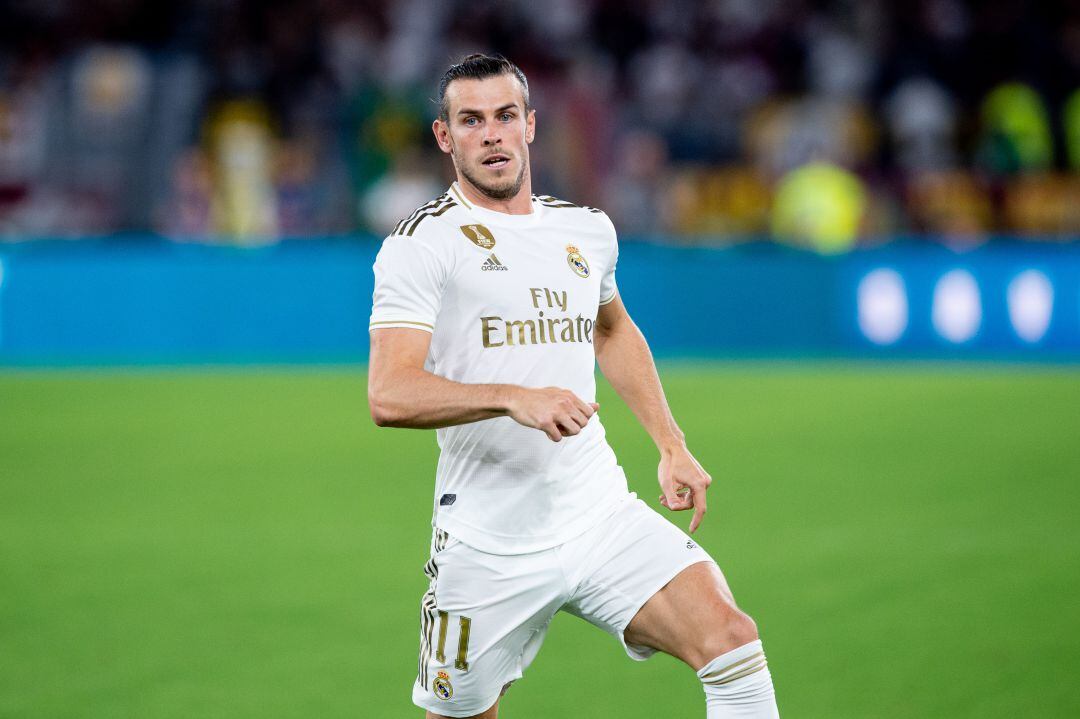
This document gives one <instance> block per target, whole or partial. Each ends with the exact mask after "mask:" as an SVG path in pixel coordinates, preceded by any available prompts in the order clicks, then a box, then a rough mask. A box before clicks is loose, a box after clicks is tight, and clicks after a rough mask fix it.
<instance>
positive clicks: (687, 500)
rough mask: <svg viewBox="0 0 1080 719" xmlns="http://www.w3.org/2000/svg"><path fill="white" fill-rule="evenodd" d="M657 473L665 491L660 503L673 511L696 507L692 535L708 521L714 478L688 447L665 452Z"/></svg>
mask: <svg viewBox="0 0 1080 719" xmlns="http://www.w3.org/2000/svg"><path fill="white" fill-rule="evenodd" d="M656 474H657V479H658V480H659V481H660V489H661V491H663V494H662V495H661V496H660V504H662V505H664V506H665V507H667V508H668V509H670V510H672V511H673V512H681V511H682V510H684V509H690V508H691V507H693V508H694V518H693V519H691V520H690V532H691V534H692V533H693V532H694V531H695V530H696V529H697V528H698V525H700V524H701V520H702V519H704V518H705V511H706V509H707V506H706V502H705V491H706V490H707V489H708V488H709V485H710V484H712V477H710V476H709V474H708V472H706V471H705V470H704V468H702V466H701V463H700V462H698V461H697V460H696V459H694V455H692V454H690V450H688V449H686V448H685V447H680V448H678V449H674V450H670V451H668V450H663V451H661V453H660V467H659V468H658V469H657V471H656Z"/></svg>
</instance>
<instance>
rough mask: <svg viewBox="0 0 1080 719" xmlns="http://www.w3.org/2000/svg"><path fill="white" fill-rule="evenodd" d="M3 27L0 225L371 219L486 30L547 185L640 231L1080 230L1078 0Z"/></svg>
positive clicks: (197, 232)
mask: <svg viewBox="0 0 1080 719" xmlns="http://www.w3.org/2000/svg"><path fill="white" fill-rule="evenodd" d="M0 43H2V44H0V239H6V240H14V239H22V238H26V237H58V236H59V237H67V236H71V237H76V236H87V235H98V234H108V233H116V232H124V231H144V230H154V231H157V232H159V233H161V234H163V235H165V236H168V237H172V238H176V239H180V240H202V241H205V240H213V241H224V242H232V243H238V244H258V243H262V242H267V241H273V240H275V239H277V238H281V237H296V236H314V235H319V236H324V235H327V234H345V233H351V232H355V231H358V230H370V231H372V232H375V233H383V232H385V231H386V230H387V229H388V228H390V227H392V226H393V225H394V224H395V223H396V222H397V221H398V219H400V218H401V217H402V216H405V215H407V214H408V213H409V212H411V210H412V209H413V208H415V207H416V206H417V205H420V204H422V203H424V202H426V201H427V200H429V199H430V198H432V197H434V196H436V195H438V194H439V193H441V192H442V191H443V189H444V187H445V185H446V184H448V181H449V179H450V177H451V175H450V174H449V164H448V162H446V161H445V160H444V159H443V158H442V157H441V155H439V154H438V153H437V151H436V148H435V146H434V142H433V141H432V139H431V135H430V129H429V128H430V123H431V120H432V118H433V117H434V111H435V106H434V103H433V102H432V100H431V99H432V97H433V96H434V95H435V87H436V82H437V80H438V78H439V76H440V75H441V73H442V71H443V70H444V69H445V67H446V66H447V65H448V63H449V62H451V61H454V60H456V59H458V58H460V57H461V56H463V55H465V54H467V53H469V52H474V51H478V50H479V51H497V52H502V53H503V54H505V55H506V56H507V57H509V58H510V59H512V60H514V61H515V62H516V63H518V64H519V65H520V66H521V67H522V69H524V71H525V72H526V74H527V75H528V77H529V80H530V84H531V89H532V99H533V103H534V105H535V106H536V108H537V118H538V125H539V127H538V139H537V141H536V144H535V145H534V149H533V163H534V188H535V189H536V190H537V191H542V192H544V193H550V194H553V195H556V196H560V197H565V198H567V199H570V200H572V201H574V202H580V203H585V204H590V205H595V206H598V207H602V208H604V209H606V210H607V211H608V212H609V214H610V215H611V216H612V217H613V219H614V220H615V222H616V225H617V226H618V227H619V228H620V230H621V231H622V233H623V234H624V235H649V236H656V237H662V238H665V240H666V241H679V242H687V243H694V242H708V243H732V242H740V241H744V240H747V239H755V238H760V237H764V236H770V235H771V236H773V237H776V238H779V239H784V240H786V241H790V242H793V243H796V244H808V245H810V246H813V247H815V248H818V249H820V250H823V251H840V250H843V249H846V248H847V247H850V246H851V245H852V243H874V242H879V241H882V240H883V239H884V238H888V237H895V236H904V235H913V236H919V237H924V238H927V239H928V240H930V241H943V242H946V243H949V244H952V245H958V246H964V245H970V244H977V243H980V242H983V241H985V240H987V239H988V238H991V237H994V236H996V235H998V234H1011V235H1022V236H1025V237H1030V238H1033V239H1041V240H1062V239H1070V238H1073V237H1075V236H1076V235H1077V234H1078V232H1080V5H1077V4H1076V3H1074V2H1069V0H1050V1H1047V2H1024V1H1023V0H987V1H986V2H975V1H974V0H909V1H908V2H889V1H887V0H846V1H840V0H837V1H834V2H826V1H821V2H812V1H810V0H710V1H702V2H691V1H689V0H650V1H646V2H632V1H631V2H628V1H625V0H623V1H612V0H547V1H546V2H542V3H540V2H535V1H534V0H503V1H502V2H481V1H479V0H441V1H439V0H431V1H427V0H399V1H398V2H389V1H380V0H307V1H305V2H301V1H299V0H273V1H270V0H267V1H259V0H193V1H190V2H182V1H181V0H156V1H153V2H151V1H150V0H7V1H6V2H0Z"/></svg>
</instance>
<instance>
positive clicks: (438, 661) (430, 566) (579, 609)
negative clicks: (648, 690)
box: [413, 494, 713, 717]
mask: <svg viewBox="0 0 1080 719" xmlns="http://www.w3.org/2000/svg"><path fill="white" fill-rule="evenodd" d="M711 561H713V560H712V558H711V557H710V556H709V555H708V553H707V552H706V551H705V550H703V549H702V548H701V547H699V546H698V545H697V543H696V542H694V541H693V540H691V539H690V537H689V536H687V535H686V533H685V532H683V531H682V530H681V529H679V528H678V527H676V526H675V525H673V524H672V523H671V522H669V521H667V520H666V519H664V518H663V517H661V516H660V515H659V514H657V513H656V512H655V511H653V510H652V509H650V508H649V507H648V506H647V505H646V504H645V503H644V502H642V501H641V500H639V499H637V498H636V495H633V494H630V495H629V496H628V497H627V500H626V501H625V502H623V503H622V504H620V505H619V507H618V508H617V509H616V510H615V511H614V513H613V514H611V515H610V516H609V517H608V518H607V519H605V520H603V521H602V522H600V524H598V525H597V526H595V527H593V528H592V529H590V530H588V531H587V532H585V533H584V534H582V535H581V536H579V537H577V538H575V539H572V540H570V541H569V542H567V543H565V544H562V545H560V546H558V547H554V548H552V549H547V550H544V551H542V552H533V553H531V554H515V555H500V554H486V553H484V552H481V551H479V550H476V549H473V548H472V547H470V546H468V545H465V544H462V543H461V542H460V541H459V540H457V539H455V538H454V537H451V536H449V535H448V534H447V533H446V532H444V531H442V530H441V529H436V530H435V533H434V536H433V538H432V551H431V559H430V560H429V561H428V563H427V564H426V565H425V566H424V571H425V573H426V574H427V575H428V576H429V577H430V578H431V584H430V587H429V589H428V591H427V593H426V594H424V597H423V600H422V601H421V607H420V664H419V674H418V676H417V679H416V683H415V684H414V685H413V703H415V704H416V705H417V706H419V707H422V708H424V709H428V710H430V711H432V712H434V713H436V714H442V715H445V716H448V717H467V716H471V715H473V714H479V713H480V712H482V711H484V710H486V709H487V708H489V707H490V706H491V705H492V704H494V703H495V700H496V699H498V698H499V695H500V693H501V692H502V691H503V688H504V687H505V686H506V685H507V684H509V683H510V682H512V681H514V680H515V679H519V678H521V675H522V672H523V671H524V670H525V668H526V667H528V666H529V664H530V663H531V662H532V660H533V659H534V658H535V657H536V654H537V652H538V651H539V650H540V645H541V644H542V643H543V641H544V635H545V634H546V633H547V628H548V625H549V624H550V622H551V619H552V617H554V616H555V613H556V612H558V611H560V610H563V611H567V612H570V613H571V614H574V615H577V616H579V617H581V618H582V619H584V620H586V621H588V622H590V623H591V624H594V625H596V626H598V627H600V628H601V629H603V630H604V631H606V632H609V633H610V634H613V635H614V636H615V637H617V638H618V639H619V641H620V642H622V645H623V648H624V649H625V650H626V653H627V654H629V655H630V657H631V658H632V659H635V660H637V661H642V660H645V659H648V658H649V656H651V655H652V654H653V653H655V650H653V649H651V648H649V647H643V646H635V645H630V644H626V641H625V639H624V638H623V631H624V630H625V629H626V626H627V625H628V624H629V623H630V620H631V619H633V618H634V615H635V614H637V612H638V610H639V609H640V608H641V607H642V605H643V604H645V602H646V601H648V600H649V598H650V597H652V596H653V595H654V594H656V592H658V591H659V590H660V589H661V588H663V586H664V585H665V584H667V583H668V582H670V581H671V580H672V579H673V578H674V577H675V575H677V574H678V573H679V572H681V571H682V570H683V569H685V568H686V567H688V566H690V565H691V564H696V563H698V562H711Z"/></svg>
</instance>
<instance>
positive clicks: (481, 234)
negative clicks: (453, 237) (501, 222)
mask: <svg viewBox="0 0 1080 719" xmlns="http://www.w3.org/2000/svg"><path fill="white" fill-rule="evenodd" d="M461 233H462V234H463V235H465V236H466V237H468V238H469V242H471V243H473V244H474V245H476V246H477V247H479V248H480V249H482V250H490V249H491V248H492V247H494V246H495V235H493V234H492V233H491V230H489V229H488V228H486V227H484V226H483V225H461Z"/></svg>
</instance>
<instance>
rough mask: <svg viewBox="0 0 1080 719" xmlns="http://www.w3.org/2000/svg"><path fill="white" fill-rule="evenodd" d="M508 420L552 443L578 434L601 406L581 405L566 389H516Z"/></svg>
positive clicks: (577, 398) (575, 396) (574, 395)
mask: <svg viewBox="0 0 1080 719" xmlns="http://www.w3.org/2000/svg"><path fill="white" fill-rule="evenodd" d="M509 407H510V413H509V414H510V417H512V418H513V419H514V421H515V422H517V423H518V424H523V425H525V426H526V427H533V428H534V429H539V430H541V431H543V432H544V433H545V434H547V436H548V437H549V438H550V439H551V441H552V442H558V441H559V440H561V439H562V438H563V437H571V436H573V435H575V434H578V433H579V432H581V430H582V429H583V428H584V427H585V425H586V424H588V423H589V418H590V417H592V416H593V415H594V414H596V410H598V409H600V405H598V404H596V403H595V402H593V403H591V404H588V403H585V402H583V401H582V400H581V399H580V398H579V397H578V396H577V395H576V394H574V393H573V392H571V391H570V390H568V389H560V388H558V387H544V388H543V389H530V388H526V387H518V388H516V391H515V392H514V393H513V395H512V396H511V399H510V403H509Z"/></svg>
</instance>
